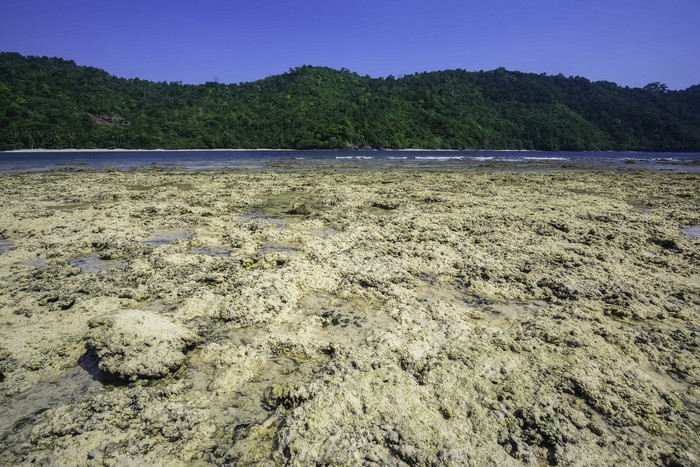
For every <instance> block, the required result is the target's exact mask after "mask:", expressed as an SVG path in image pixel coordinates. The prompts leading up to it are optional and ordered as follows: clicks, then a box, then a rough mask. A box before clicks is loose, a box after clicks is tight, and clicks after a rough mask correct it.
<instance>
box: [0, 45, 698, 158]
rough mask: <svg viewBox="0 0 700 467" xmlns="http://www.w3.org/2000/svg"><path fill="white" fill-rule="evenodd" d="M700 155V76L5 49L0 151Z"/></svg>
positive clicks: (0, 57) (0, 61)
mask: <svg viewBox="0 0 700 467" xmlns="http://www.w3.org/2000/svg"><path fill="white" fill-rule="evenodd" d="M365 146H371V147H375V148H382V147H383V148H485V149H488V148H491V149H544V150H547V149H565V150H597V149H600V150H606V149H612V150H664V151H684V150H689V151H698V150H700V85H695V86H692V87H690V88H688V89H686V90H683V91H669V90H667V89H666V87H665V86H664V85H662V84H659V83H653V84H650V85H648V86H646V87H645V88H643V89H639V88H632V89H631V88H627V87H620V86H618V85H616V84H614V83H610V82H591V81H589V80H587V79H585V78H581V77H569V78H567V77H564V76H562V75H558V76H547V75H544V74H542V75H537V74H530V73H520V72H512V71H506V70H505V69H502V68H500V69H497V70H494V71H486V72H483V71H480V72H467V71H464V70H448V71H437V72H429V73H416V74H414V75H410V76H404V77H401V78H394V77H392V76H389V77H387V78H370V77H369V76H360V75H358V74H357V73H352V72H350V71H348V70H345V69H341V70H340V71H338V70H334V69H331V68H325V67H311V66H303V67H300V68H296V69H294V70H290V71H289V72H288V73H284V74H281V75H276V76H270V77H268V78H265V79H263V80H260V81H255V82H250V83H241V84H219V83H205V84H201V85H183V84H181V83H166V82H150V81H143V80H139V79H123V78H117V77H115V76H111V75H109V74H108V73H106V72H105V71H102V70H99V69H96V68H91V67H82V66H77V65H76V64H75V63H74V62H72V61H67V60H62V59H58V58H47V57H24V56H21V55H19V54H16V53H0V149H3V150H9V149H23V148H25V149H26V148H94V147H98V148H172V149H176V148H178V149H179V148H346V147H347V148H352V147H365Z"/></svg>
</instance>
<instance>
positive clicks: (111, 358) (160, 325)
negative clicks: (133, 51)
mask: <svg viewBox="0 0 700 467" xmlns="http://www.w3.org/2000/svg"><path fill="white" fill-rule="evenodd" d="M89 325H90V327H91V329H90V331H89V333H88V337H87V347H88V349H91V350H94V351H95V352H96V354H97V358H98V360H99V363H98V365H99V369H100V370H101V371H103V372H105V373H106V374H109V375H114V376H118V377H119V378H122V379H125V380H130V381H134V380H137V379H144V378H160V377H162V376H165V375H167V374H168V373H170V372H172V371H175V370H177V369H178V368H180V365H182V362H183V361H184V360H185V351H186V350H187V348H188V347H190V346H192V345H193V344H194V343H195V342H196V341H197V338H196V336H195V334H194V333H193V332H191V331H189V330H188V329H186V328H185V327H183V326H182V325H180V324H177V323H175V322H173V321H171V320H169V319H168V318H166V317H164V316H160V315H158V314H156V313H153V312H149V311H144V310H124V311H121V312H117V313H114V314H113V315H108V316H103V317H100V318H96V319H93V320H91V321H90V323H89Z"/></svg>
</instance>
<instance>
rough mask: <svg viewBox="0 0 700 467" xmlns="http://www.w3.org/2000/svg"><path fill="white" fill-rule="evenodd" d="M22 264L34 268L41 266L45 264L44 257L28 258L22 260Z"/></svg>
mask: <svg viewBox="0 0 700 467" xmlns="http://www.w3.org/2000/svg"><path fill="white" fill-rule="evenodd" d="M19 264H21V265H22V266H33V267H35V268H43V267H44V266H46V258H36V259H30V260H27V261H22V262H21V263H19Z"/></svg>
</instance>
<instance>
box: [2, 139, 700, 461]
mask: <svg viewBox="0 0 700 467" xmlns="http://www.w3.org/2000/svg"><path fill="white" fill-rule="evenodd" d="M100 151H101V150H100ZM699 186H700V174H698V173H666V172H647V171H634V170H626V171H622V170H588V171H578V172H548V173H524V172H519V171H517V170H512V171H510V170H503V169H501V170H499V171H498V172H493V171H489V170H477V169H475V170H464V171H454V172H452V171H449V170H424V171H420V170H404V171H402V172H392V171H389V170H387V171H385V170H376V171H361V170H343V168H342V167H333V168H331V169H324V170H320V171H318V170H316V171H315V170H309V169H308V168H307V167H305V168H304V170H298V171H294V170H289V171H284V172H281V171H280V172H275V171H272V170H271V171H265V170H262V171H256V172H247V171H245V170H230V171H226V172H214V171H208V172H191V171H190V172H186V171H178V170H175V169H173V170H164V169H161V168H152V169H139V170H133V171H129V172H121V171H118V170H104V171H50V172H40V173H15V174H0V200H1V201H2V205H3V209H2V211H1V212H0V220H1V222H0V322H1V323H2V324H1V325H0V389H1V390H2V398H1V399H0V463H1V464H3V465H29V464H38V465H168V466H173V465H208V464H212V463H213V464H215V465H226V464H229V465H285V464H286V465H293V466H305V465H368V466H369V465H393V466H402V465H523V464H525V465H649V466H657V465H668V466H670V465H675V466H681V465H682V466H692V465H697V463H698V462H699V458H698V456H699V455H700V454H699V453H700V434H699V433H700V406H699V403H698V402H699V401H700V349H699V347H698V344H699V343H700V336H699V335H698V333H699V332H700V315H699V311H700V261H699V259H700V258H699V255H700V238H697V236H695V234H694V233H695V232H697V229H696V228H695V227H693V226H697V225H700V197H699V196H700V194H699V191H698V187H699ZM688 227H690V229H689V228H688ZM683 229H685V231H684V230H683ZM691 234H693V235H691Z"/></svg>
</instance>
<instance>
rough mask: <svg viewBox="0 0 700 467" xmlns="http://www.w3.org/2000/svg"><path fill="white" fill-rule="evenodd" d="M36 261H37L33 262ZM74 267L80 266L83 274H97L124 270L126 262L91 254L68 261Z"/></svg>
mask: <svg viewBox="0 0 700 467" xmlns="http://www.w3.org/2000/svg"><path fill="white" fill-rule="evenodd" d="M33 261H36V260H33ZM68 262H69V263H70V264H72V265H73V266H78V267H79V268H80V272H81V273H83V274H87V273H95V272H100V271H104V270H106V269H112V268H123V267H124V266H125V264H126V263H124V262H107V261H103V260H102V258H100V255H98V254H95V253H91V254H89V255H85V256H82V257H80V258H75V259H71V260H69V261H68Z"/></svg>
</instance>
